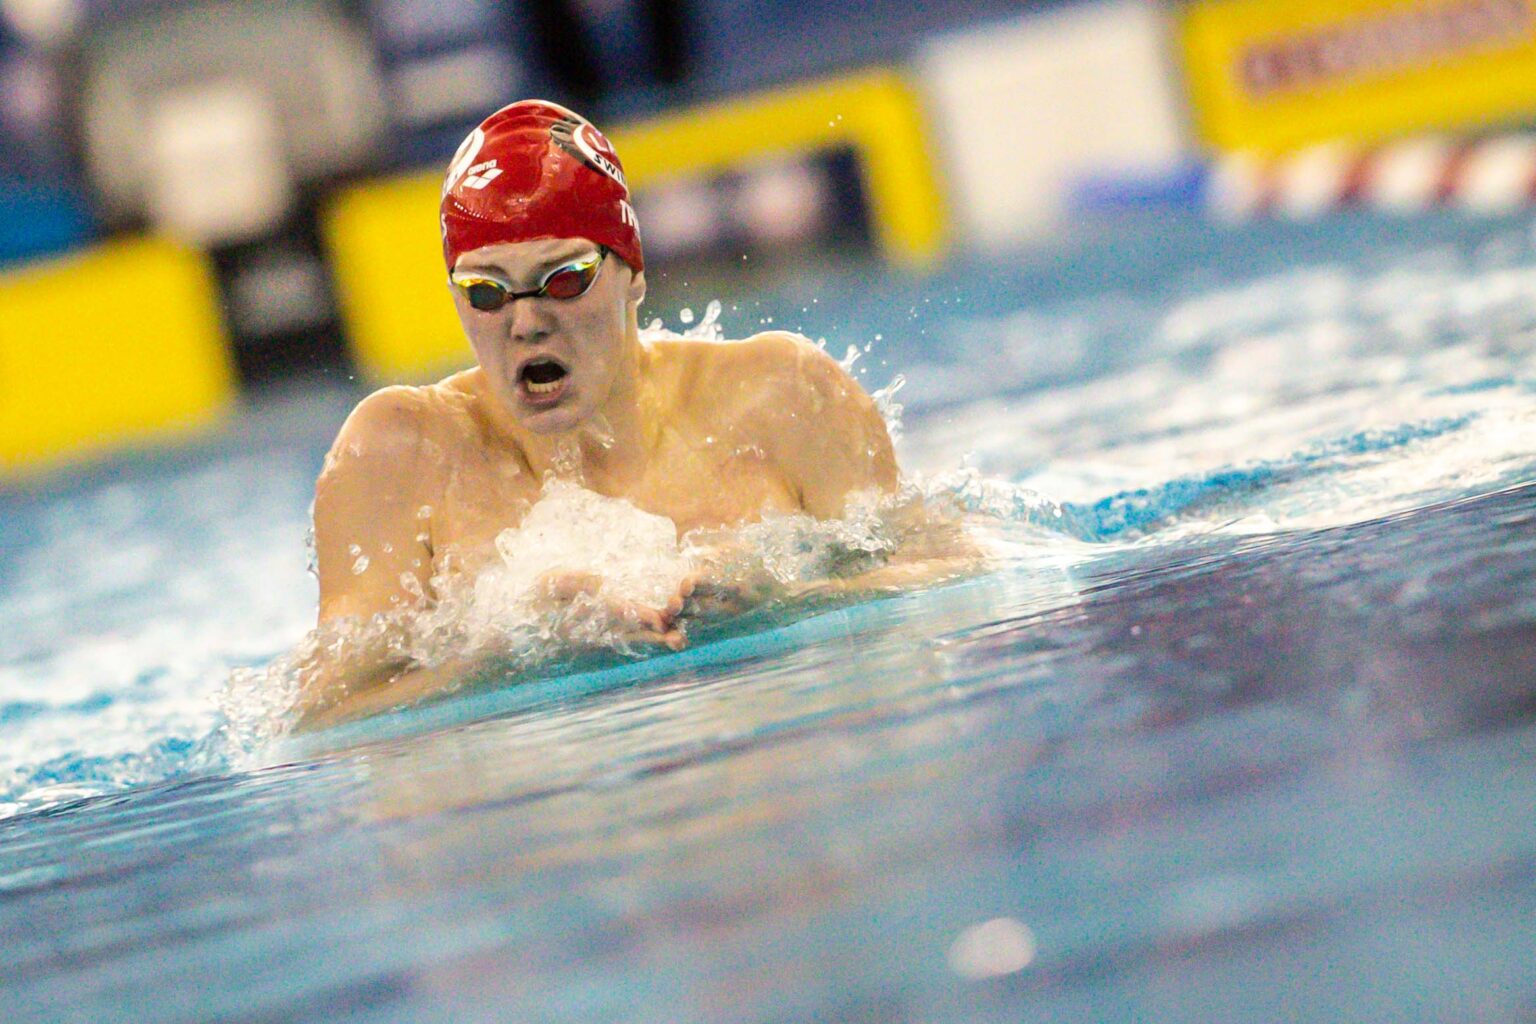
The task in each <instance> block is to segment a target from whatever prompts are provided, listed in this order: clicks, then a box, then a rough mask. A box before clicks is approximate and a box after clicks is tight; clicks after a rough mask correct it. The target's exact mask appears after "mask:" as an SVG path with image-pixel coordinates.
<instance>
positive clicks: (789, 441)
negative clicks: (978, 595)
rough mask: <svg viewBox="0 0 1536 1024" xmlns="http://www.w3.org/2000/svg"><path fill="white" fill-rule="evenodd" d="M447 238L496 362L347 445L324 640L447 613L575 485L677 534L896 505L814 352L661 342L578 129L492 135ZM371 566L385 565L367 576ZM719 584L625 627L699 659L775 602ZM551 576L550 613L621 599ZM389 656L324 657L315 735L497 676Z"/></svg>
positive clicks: (687, 593)
mask: <svg viewBox="0 0 1536 1024" xmlns="http://www.w3.org/2000/svg"><path fill="white" fill-rule="evenodd" d="M440 223H441V230H442V243H443V255H444V258H445V261H446V264H447V271H448V281H449V285H450V291H451V294H452V298H453V304H454V309H455V310H456V312H457V313H458V317H459V322H460V323H461V324H462V325H463V329H464V333H465V335H466V336H467V337H468V340H469V344H470V346H471V348H472V349H473V351H474V355H475V357H476V360H477V363H478V365H477V366H475V367H474V368H472V369H469V370H466V371H463V372H461V373H456V374H454V375H452V376H450V377H448V378H446V379H445V380H443V381H440V382H439V383H437V384H433V385H430V386H427V387H401V386H396V387H387V388H384V389H383V390H380V391H377V392H375V393H374V394H372V395H370V396H368V397H367V398H366V399H364V400H363V401H362V402H361V403H360V404H359V405H358V407H357V408H356V409H355V410H354V411H353V413H352V414H351V416H350V417H349V418H348V419H347V421H346V423H345V424H344V425H343V427H342V428H341V432H340V435H339V436H338V437H337V439H336V442H335V444H334V446H333V447H332V449H331V452H330V454H329V456H328V457H327V459H326V462H325V467H324V469H323V471H322V472H321V475H320V478H319V481H318V482H317V484H316V493H315V506H314V527H315V548H316V557H317V562H318V574H319V582H320V607H319V620H320V623H321V625H322V626H324V625H326V624H329V623H337V622H342V621H343V620H348V619H350V620H355V621H365V620H370V619H372V618H374V617H377V616H381V615H383V616H388V615H395V614H399V613H401V611H402V610H409V609H412V608H419V607H421V606H423V605H424V604H430V603H431V602H432V601H434V600H435V597H436V595H435V594H434V589H433V588H434V579H435V578H436V579H438V580H441V579H442V578H443V577H444V575H445V574H451V573H470V574H472V573H475V572H477V571H478V570H479V569H481V568H483V567H484V566H485V565H487V564H488V563H489V562H490V560H491V559H492V558H494V557H495V556H496V551H495V547H494V541H495V538H496V536H497V534H498V533H500V532H501V531H503V530H505V529H507V528H508V527H512V526H516V525H517V524H518V522H519V520H520V519H521V517H522V515H523V514H524V513H525V512H526V511H527V510H528V508H529V507H530V506H531V504H532V503H533V502H535V501H537V500H538V497H539V494H540V489H541V487H542V485H543V482H544V481H545V480H546V479H547V478H550V477H552V476H553V477H557V478H565V479H571V480H574V481H577V482H579V483H580V485H581V486H583V487H585V488H588V489H590V490H592V491H595V492H597V493H599V494H602V495H605V496H608V497H612V498H622V499H624V500H627V501H629V502H630V503H632V504H633V505H635V506H636V507H638V508H640V509H642V510H644V511H646V512H650V513H653V514H656V515H661V516H665V517H667V518H669V519H671V520H672V522H673V523H675V524H676V526H677V530H678V533H679V535H682V534H684V533H686V532H688V531H690V530H696V529H701V528H703V529H729V528H730V527H734V526H739V525H743V524H746V523H751V522H754V521H756V520H759V519H761V518H762V517H763V516H764V515H767V514H772V513H809V514H810V515H812V516H815V517H817V518H821V519H827V518H833V517H838V516H840V515H842V514H843V512H844V508H845V504H846V503H847V502H848V500H849V498H850V497H851V496H853V495H855V494H859V493H866V492H879V493H885V494H889V493H891V492H892V491H894V490H895V488H896V486H897V465H896V459H895V455H894V453H893V451H892V445H891V439H890V436H889V434H888V433H887V430H886V427H885V423H884V422H883V420H882V419H881V417H880V415H879V413H878V411H877V410H876V408H875V403H874V402H873V401H872V400H871V398H870V397H869V396H868V395H867V394H865V393H864V391H863V390H862V389H860V387H859V386H858V384H857V383H855V382H854V381H853V380H852V379H851V378H850V377H849V376H848V374H847V373H846V372H844V370H843V369H842V368H841V367H840V366H839V365H838V364H837V363H836V362H835V361H834V360H832V359H831V358H830V357H829V356H828V355H827V354H826V353H824V352H822V351H821V350H820V349H819V348H817V347H816V346H815V345H812V344H810V343H809V342H807V341H806V340H805V339H803V338H800V337H797V336H795V335H791V334H786V333H782V332H769V333H764V334H758V335H755V336H753V337H750V338H747V339H746V340H743V341H736V342H728V343H720V342H709V341H701V340H693V339H668V340H648V341H642V340H641V338H640V333H639V326H638V323H639V321H638V310H639V306H640V302H641V300H642V299H643V298H644V297H645V259H644V255H643V253H642V250H641V245H640V231H639V227H638V224H637V222H636V219H635V212H634V210H633V209H632V208H631V206H630V202H629V190H628V187H627V185H626V183H625V179H624V172H623V169H622V167H621V165H620V163H619V158H618V156H617V154H616V153H615V152H614V150H613V147H612V145H611V144H610V143H609V142H608V140H607V138H605V137H604V136H603V135H602V133H600V132H599V131H598V130H597V129H596V128H595V127H594V126H593V125H592V124H591V123H590V122H588V121H586V120H585V119H583V118H582V117H580V116H579V115H577V114H574V113H572V112H571V111H569V110H566V109H565V108H563V107H560V106H557V105H555V104H553V103H546V102H542V101H536V100H528V101H523V102H519V103H513V104H511V105H510V106H507V107H504V108H503V109H501V110H499V111H497V112H496V113H494V114H492V115H491V116H490V117H488V118H486V120H485V121H484V122H482V123H481V124H480V126H479V127H478V128H476V129H475V130H474V131H473V132H472V133H470V135H469V137H468V138H467V139H465V141H464V143H463V144H462V145H461V146H460V147H459V151H458V153H457V155H456V156H455V157H454V159H453V161H452V163H451V165H450V167H449V169H448V173H447V178H446V180H445V182H444V185H443V191H442V200H441V206H440ZM929 554H930V555H931V554H932V553H931V552H929ZM360 556H362V557H366V558H367V559H368V562H367V569H366V570H365V571H361V572H358V571H354V568H355V566H356V565H357V564H358V558H359V557H360ZM724 558H725V555H724V553H722V556H721V562H722V563H723V561H724ZM973 559H974V556H973V555H971V554H970V553H969V552H968V551H964V550H957V551H955V552H951V553H950V554H949V556H948V557H937V558H935V557H928V558H925V559H922V560H919V561H912V560H908V561H907V562H904V563H903V562H900V561H898V560H896V559H893V560H892V563H891V564H887V565H885V566H882V567H880V568H877V569H873V570H871V571H870V572H868V573H866V574H865V575H863V576H861V577H858V578H855V579H843V580H835V581H828V584H827V586H828V587H834V588H842V589H848V590H859V589H871V590H872V589H878V588H882V587H889V586H900V585H903V584H911V583H914V582H921V581H923V580H930V579H935V578H941V577H942V576H944V575H946V574H953V572H954V571H955V568H956V565H958V564H960V563H967V562H969V561H972V560H973ZM716 571H718V566H712V565H711V564H710V563H709V560H708V559H706V560H705V563H704V564H702V565H701V566H700V569H699V574H698V575H697V576H694V577H692V578H690V579H688V580H685V581H684V582H683V583H682V584H681V586H680V587H679V589H678V592H677V593H676V594H674V595H673V596H672V597H671V598H670V600H667V601H664V602H660V603H658V604H657V605H656V606H654V607H639V606H634V605H625V606H615V607H613V608H611V609H609V610H610V612H611V613H612V615H613V619H614V622H615V623H616V624H619V625H620V627H621V628H625V629H627V630H628V631H629V633H630V638H631V639H633V640H638V641H642V642H649V643H654V644H656V645H659V646H661V647H665V648H670V649H673V650H676V649H679V648H681V647H682V646H683V645H684V643H685V635H684V631H683V628H682V627H683V625H684V622H683V619H684V618H685V617H686V616H687V615H688V614H689V613H690V612H691V611H692V610H694V609H695V608H696V607H697V606H700V605H702V604H703V603H705V602H704V598H705V596H706V595H709V596H711V597H712V598H713V599H714V600H716V601H717V602H718V601H720V600H722V599H723V600H724V601H725V603H726V604H727V605H732V604H733V600H734V605H735V606H739V605H742V604H750V603H751V601H753V600H757V599H760V598H761V594H760V593H753V592H752V588H750V587H742V586H741V585H740V581H726V580H723V579H713V578H712V573H713V572H716ZM543 582H544V584H545V585H544V587H543V593H544V596H545V598H546V599H547V600H548V602H549V603H550V605H551V607H554V606H558V605H559V604H561V603H562V602H569V601H572V600H574V599H575V598H577V597H578V596H579V595H584V594H585V595H593V594H595V593H596V592H597V590H598V589H599V587H600V584H601V581H600V580H597V579H594V578H591V577H589V576H581V575H573V574H565V575H558V576H555V577H552V578H546V579H545V580H544V581H543ZM716 585H718V587H716ZM712 588H715V589H712ZM722 595H723V598H722ZM341 646H345V645H341ZM375 647H376V649H366V645H363V648H364V649H357V648H353V649H345V650H341V651H339V652H338V650H337V649H336V647H334V646H333V647H331V648H325V647H324V646H323V645H322V649H321V650H319V651H317V653H316V654H315V655H314V656H313V657H312V658H311V659H310V661H309V663H308V664H307V665H306V667H305V668H304V670H303V672H302V673H301V674H302V680H303V681H302V692H301V695H300V699H299V704H298V707H297V710H298V713H299V718H300V724H301V727H304V728H315V727H319V726H323V725H328V724H331V723H333V722H338V721H342V720H345V719H349V718H354V717H358V716H361V715H365V714H370V713H373V712H376V711H382V710H387V709H389V708H394V707H399V706H402V705H406V704H410V703H414V702H416V701H418V700H421V699H424V698H426V697H429V696H431V695H433V694H435V693H439V692H442V691H444V690H446V689H450V688H452V687H453V686H454V685H456V683H457V681H458V680H460V679H463V678H466V677H468V676H472V675H473V674H474V671H475V669H476V667H477V666H475V665H471V664H463V663H454V664H448V665H434V666H430V667H428V666H423V665H419V664H415V663H412V662H410V661H408V660H405V659H403V658H402V656H401V655H399V654H398V653H391V651H390V649H389V645H388V644H385V643H382V642H381V643H379V644H376V645H375Z"/></svg>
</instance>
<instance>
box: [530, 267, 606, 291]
mask: <svg viewBox="0 0 1536 1024" xmlns="http://www.w3.org/2000/svg"><path fill="white" fill-rule="evenodd" d="M598 262H599V261H598V260H593V261H592V262H591V263H587V264H578V265H576V266H570V267H561V268H560V269H559V270H557V271H555V272H554V273H553V274H550V275H549V280H547V281H545V282H544V289H543V291H544V294H545V295H548V296H549V297H550V298H554V299H574V298H575V297H576V296H578V295H580V294H581V293H582V292H585V291H586V290H587V289H588V288H590V287H592V281H593V279H594V278H596V277H597V267H598Z"/></svg>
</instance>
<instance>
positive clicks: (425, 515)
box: [416, 335, 879, 519]
mask: <svg viewBox="0 0 1536 1024" xmlns="http://www.w3.org/2000/svg"><path fill="white" fill-rule="evenodd" d="M876 337H879V335H876ZM416 518H417V519H431V518H432V506H431V505H423V506H421V508H419V509H417V510H416Z"/></svg>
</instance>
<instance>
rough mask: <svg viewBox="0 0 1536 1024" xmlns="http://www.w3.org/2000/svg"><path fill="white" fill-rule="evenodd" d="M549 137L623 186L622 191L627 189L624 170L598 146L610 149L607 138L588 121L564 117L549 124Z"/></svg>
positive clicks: (572, 154) (595, 169) (589, 165)
mask: <svg viewBox="0 0 1536 1024" xmlns="http://www.w3.org/2000/svg"><path fill="white" fill-rule="evenodd" d="M549 135H550V138H552V139H554V141H555V145H557V146H559V147H560V148H561V149H563V150H565V151H566V152H567V153H569V154H571V156H574V157H575V158H576V159H578V160H580V161H581V162H582V163H584V164H586V165H587V166H588V167H590V168H592V169H593V170H594V171H597V172H598V173H599V174H606V175H607V176H608V177H610V178H612V179H613V180H614V181H616V182H618V183H619V184H620V185H621V186H623V188H624V191H626V192H628V191H629V182H627V181H625V180H624V172H623V171H621V170H619V165H618V164H616V163H614V162H613V161H612V160H610V159H608V158H607V157H606V156H604V155H603V154H602V152H601V151H600V150H599V148H598V147H603V148H605V149H611V148H612V147H611V146H610V145H609V143H608V140H607V139H605V138H603V136H602V133H600V132H599V131H598V130H597V129H596V128H594V127H592V124H591V122H590V121H582V120H579V119H577V118H574V117H568V118H564V119H562V120H559V121H556V122H555V123H554V124H552V125H550V126H549Z"/></svg>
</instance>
